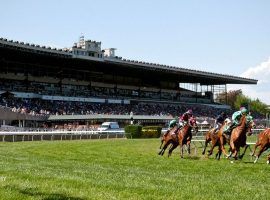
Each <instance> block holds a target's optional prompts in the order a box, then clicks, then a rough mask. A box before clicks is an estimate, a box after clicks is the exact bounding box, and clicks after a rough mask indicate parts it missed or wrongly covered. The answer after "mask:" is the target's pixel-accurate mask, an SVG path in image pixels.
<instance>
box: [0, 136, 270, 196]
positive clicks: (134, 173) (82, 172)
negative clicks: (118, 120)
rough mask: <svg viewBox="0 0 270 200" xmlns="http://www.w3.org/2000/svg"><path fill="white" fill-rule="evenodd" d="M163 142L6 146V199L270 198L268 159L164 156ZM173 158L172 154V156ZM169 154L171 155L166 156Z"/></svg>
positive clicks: (0, 177)
mask: <svg viewBox="0 0 270 200" xmlns="http://www.w3.org/2000/svg"><path fill="white" fill-rule="evenodd" d="M159 144H160V143H159V139H145V140H144V139H141V140H123V139H122V140H85V141H54V142H45V141H43V142H17V143H0V169H1V170H0V199H5V200H6V199H61V200H62V199H245V200H247V199H253V200H254V199H260V200H263V199H270V193H269V187H270V179H269V172H270V166H269V165H266V159H265V155H263V156H262V157H261V158H260V160H259V161H258V163H257V164H253V163H252V160H251V159H250V156H249V155H248V154H249V151H248V152H247V155H246V156H245V158H244V159H243V160H242V161H236V162H234V163H233V164H231V163H230V161H228V160H226V159H225V158H223V159H222V160H220V161H216V160H215V159H214V158H212V157H210V158H206V157H204V156H203V157H201V156H200V152H201V150H200V151H199V153H198V155H192V156H191V157H188V156H187V155H186V154H185V157H184V159H180V157H179V148H177V149H176V151H175V152H174V153H173V155H172V157H170V158H167V156H164V157H161V156H158V155H157V152H158V150H159V149H158V147H159ZM166 153H167V152H166ZM166 155H167V154H166Z"/></svg>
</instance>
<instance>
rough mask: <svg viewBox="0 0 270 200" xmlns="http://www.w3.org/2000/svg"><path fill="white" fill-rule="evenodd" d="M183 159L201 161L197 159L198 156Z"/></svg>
mask: <svg viewBox="0 0 270 200" xmlns="http://www.w3.org/2000/svg"><path fill="white" fill-rule="evenodd" d="M184 159H187V160H201V157H199V156H190V157H184Z"/></svg>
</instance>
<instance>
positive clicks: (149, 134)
mask: <svg viewBox="0 0 270 200" xmlns="http://www.w3.org/2000/svg"><path fill="white" fill-rule="evenodd" d="M161 130H162V127H161V126H145V127H143V128H142V137H143V138H158V137H160V135H161Z"/></svg>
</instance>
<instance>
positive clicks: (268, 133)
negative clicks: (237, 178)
mask: <svg viewBox="0 0 270 200" xmlns="http://www.w3.org/2000/svg"><path fill="white" fill-rule="evenodd" d="M258 146H260V151H259V152H258V153H257V155H256V156H255V161H254V163H256V162H257V161H258V159H259V157H260V156H261V154H262V153H263V152H264V151H266V150H267V149H268V148H269V147H270V128H267V129H265V130H263V131H262V132H260V133H259V135H258V141H257V142H256V144H255V146H254V150H253V153H252V156H254V154H255V151H256V148H257V147H258ZM269 162H270V154H269V155H268V157H267V164H269Z"/></svg>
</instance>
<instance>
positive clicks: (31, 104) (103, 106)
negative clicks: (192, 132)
mask: <svg viewBox="0 0 270 200" xmlns="http://www.w3.org/2000/svg"><path fill="white" fill-rule="evenodd" d="M0 105H2V106H6V107H10V108H11V109H12V111H14V112H20V113H28V114H31V115H93V114H106V115H129V114H130V112H133V115H151V116H173V117H175V116H180V115H181V114H182V113H184V112H185V111H186V110H188V109H192V110H193V113H194V115H195V116H196V117H208V118H215V117H216V116H217V115H218V114H219V113H221V112H222V111H224V112H226V113H227V115H228V116H231V114H232V113H233V110H231V109H220V108H215V107H212V106H210V105H209V106H208V105H205V104H161V103H160V104H158V103H155V104H153V103H152V104H151V103H138V104H108V103H90V102H76V101H56V100H55V101H53V100H42V99H21V98H0ZM252 116H253V117H254V118H258V119H260V118H263V117H264V116H262V115H259V114H257V113H252Z"/></svg>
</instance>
